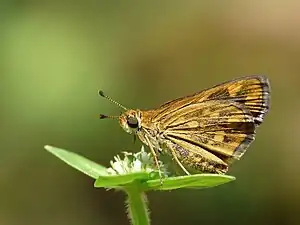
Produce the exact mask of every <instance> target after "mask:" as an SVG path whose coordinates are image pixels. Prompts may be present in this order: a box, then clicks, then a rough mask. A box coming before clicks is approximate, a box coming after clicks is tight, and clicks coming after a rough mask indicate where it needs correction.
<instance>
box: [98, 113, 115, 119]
mask: <svg viewBox="0 0 300 225" xmlns="http://www.w3.org/2000/svg"><path fill="white" fill-rule="evenodd" d="M107 118H109V119H116V118H119V117H118V116H106V115H103V114H100V115H99V119H107Z"/></svg>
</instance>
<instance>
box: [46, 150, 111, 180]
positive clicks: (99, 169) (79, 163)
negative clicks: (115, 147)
mask: <svg viewBox="0 0 300 225" xmlns="http://www.w3.org/2000/svg"><path fill="white" fill-rule="evenodd" d="M45 149H46V150H47V151H48V152H50V153H52V154H53V155H55V156H56V157H58V158H59V159H61V160H62V161H64V162H65V163H67V164H68V165H70V166H72V167H73V168H75V169H77V170H79V171H81V172H82V173H84V174H86V175H88V176H90V177H92V178H94V179H97V178H98V177H99V176H105V175H108V173H107V171H106V168H105V167H104V166H101V165H99V164H97V163H95V162H93V161H91V160H89V159H87V158H84V157H83V156H80V155H78V154H76V153H73V152H69V151H66V150H64V149H60V148H56V147H52V146H49V145H46V146H45Z"/></svg>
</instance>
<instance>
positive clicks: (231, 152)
mask: <svg viewBox="0 0 300 225" xmlns="http://www.w3.org/2000/svg"><path fill="white" fill-rule="evenodd" d="M160 124H161V125H163V126H164V127H161V129H163V130H164V131H165V132H164V135H165V138H166V139H168V140H170V141H172V142H174V143H176V144H178V145H180V146H181V147H183V148H186V146H185V144H184V143H185V142H187V143H189V145H194V146H197V148H198V147H199V148H202V149H204V150H205V151H207V152H210V153H212V154H216V155H218V156H219V157H220V158H221V159H223V160H225V161H227V160H228V159H231V158H236V159H239V158H240V157H241V156H242V155H243V154H244V152H245V151H246V149H247V147H248V146H249V145H250V143H251V142H252V141H253V140H254V137H255V128H256V126H255V122H254V119H253V116H252V114H251V113H250V112H249V110H247V109H245V108H244V107H243V105H241V104H239V103H236V102H231V101H224V100H210V101H206V102H201V103H195V104H190V105H188V106H186V107H184V108H182V109H179V110H177V111H176V112H174V113H172V114H169V115H168V116H167V117H165V118H164V119H163V120H162V121H161V123H160ZM197 148H189V149H188V151H191V152H193V151H194V153H197V150H195V149H197Z"/></svg>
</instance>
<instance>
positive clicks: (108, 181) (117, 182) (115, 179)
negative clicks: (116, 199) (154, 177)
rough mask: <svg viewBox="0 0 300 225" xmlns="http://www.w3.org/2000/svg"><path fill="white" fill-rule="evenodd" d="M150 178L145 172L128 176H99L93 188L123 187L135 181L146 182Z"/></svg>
mask: <svg viewBox="0 0 300 225" xmlns="http://www.w3.org/2000/svg"><path fill="white" fill-rule="evenodd" d="M149 177H150V174H149V173H147V172H136V173H128V174H121V175H120V174H119V175H110V176H99V178H98V179H97V180H96V181H95V183H94V187H116V186H123V185H126V184H130V183H135V181H146V180H148V179H149Z"/></svg>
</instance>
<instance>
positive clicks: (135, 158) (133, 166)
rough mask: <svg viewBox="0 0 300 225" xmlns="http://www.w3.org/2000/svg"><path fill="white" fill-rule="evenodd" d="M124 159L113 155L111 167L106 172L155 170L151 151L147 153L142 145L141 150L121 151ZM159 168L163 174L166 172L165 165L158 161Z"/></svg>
mask: <svg viewBox="0 0 300 225" xmlns="http://www.w3.org/2000/svg"><path fill="white" fill-rule="evenodd" d="M123 154H124V159H121V158H120V156H119V155H117V156H115V157H114V161H113V160H112V161H110V164H111V167H110V168H108V169H107V172H108V173H109V174H111V175H122V174H128V173H136V172H147V173H151V172H153V171H157V170H158V168H157V167H156V165H155V163H154V159H153V155H152V154H151V153H147V152H145V150H144V146H142V148H141V151H140V152H138V153H131V152H123ZM159 169H160V170H161V171H162V173H163V174H165V175H166V174H167V172H166V168H165V165H163V163H162V162H161V161H159Z"/></svg>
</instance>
